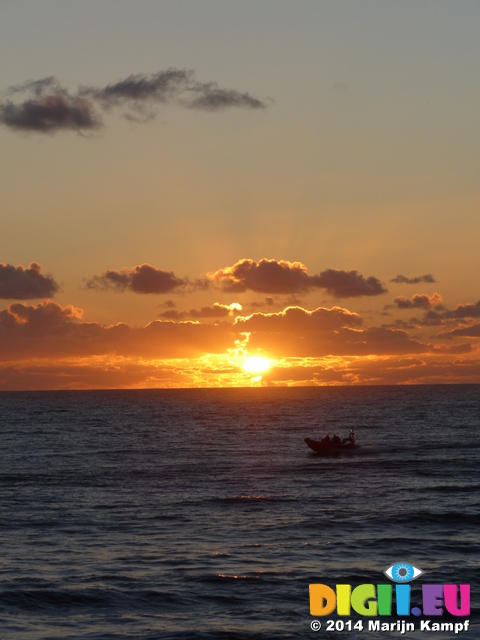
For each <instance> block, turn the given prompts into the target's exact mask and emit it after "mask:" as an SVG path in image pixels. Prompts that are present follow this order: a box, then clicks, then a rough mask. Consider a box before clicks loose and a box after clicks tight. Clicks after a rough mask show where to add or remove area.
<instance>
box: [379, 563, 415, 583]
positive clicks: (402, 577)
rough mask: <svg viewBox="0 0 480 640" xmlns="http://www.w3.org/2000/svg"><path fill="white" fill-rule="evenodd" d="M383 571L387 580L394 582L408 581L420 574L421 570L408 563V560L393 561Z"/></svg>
mask: <svg viewBox="0 0 480 640" xmlns="http://www.w3.org/2000/svg"><path fill="white" fill-rule="evenodd" d="M383 573H384V574H385V575H386V576H387V578H389V580H393V581H394V582H410V581H411V580H415V578H418V576H421V575H422V573H423V571H422V570H421V569H417V567H414V566H413V564H408V562H395V564H392V566H391V567H388V569H385V571H384V572H383Z"/></svg>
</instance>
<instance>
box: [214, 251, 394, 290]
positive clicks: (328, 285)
mask: <svg viewBox="0 0 480 640" xmlns="http://www.w3.org/2000/svg"><path fill="white" fill-rule="evenodd" d="M208 275H209V277H210V278H211V280H212V281H213V282H216V283H218V284H219V285H220V286H221V288H222V289H223V290H224V291H229V292H243V291H248V290H250V291H256V292H258V293H273V294H298V293H307V292H308V291H309V290H311V289H326V290H327V292H328V293H329V294H330V295H332V296H334V297H336V298H351V297H359V296H376V295H380V294H382V293H386V291H387V289H385V288H384V287H383V285H382V283H381V282H380V281H379V280H377V278H374V277H373V276H370V277H369V278H365V277H364V276H362V275H361V274H359V273H357V271H339V270H336V269H327V270H325V271H322V273H320V274H318V275H315V276H309V275H308V274H307V267H306V266H305V265H304V264H302V263H301V262H289V261H287V260H267V259H265V258H264V259H262V260H260V262H255V260H249V259H243V260H240V261H239V262H237V263H236V264H234V265H233V266H232V267H225V268H223V269H219V270H218V271H215V272H214V273H211V274H208Z"/></svg>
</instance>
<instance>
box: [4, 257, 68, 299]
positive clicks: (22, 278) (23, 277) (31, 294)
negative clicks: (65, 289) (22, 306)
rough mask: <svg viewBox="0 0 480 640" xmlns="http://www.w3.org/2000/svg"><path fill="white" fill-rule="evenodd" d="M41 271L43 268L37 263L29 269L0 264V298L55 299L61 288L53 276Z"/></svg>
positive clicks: (32, 264)
mask: <svg viewBox="0 0 480 640" xmlns="http://www.w3.org/2000/svg"><path fill="white" fill-rule="evenodd" d="M41 271H42V267H41V266H40V265H39V264H37V263H36V262H32V263H31V264H30V266H29V267H28V269H25V268H24V267H22V266H21V265H19V266H18V267H14V266H13V265H11V264H3V263H0V298H2V299H4V300H31V299H33V298H51V297H53V296H54V295H55V293H56V292H57V291H58V289H59V286H58V284H57V283H56V282H55V280H54V279H53V277H52V276H50V275H43V274H42V273H41Z"/></svg>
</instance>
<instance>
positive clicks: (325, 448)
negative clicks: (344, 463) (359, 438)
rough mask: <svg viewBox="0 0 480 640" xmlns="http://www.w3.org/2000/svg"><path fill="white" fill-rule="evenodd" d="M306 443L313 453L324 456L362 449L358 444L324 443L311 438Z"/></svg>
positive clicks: (306, 439)
mask: <svg viewBox="0 0 480 640" xmlns="http://www.w3.org/2000/svg"><path fill="white" fill-rule="evenodd" d="M305 442H306V443H307V445H308V446H309V447H310V449H311V450H312V451H315V453H323V454H330V453H342V452H343V451H353V450H354V449H359V448H360V447H359V445H358V444H354V443H352V442H348V443H345V444H332V442H322V441H320V440H312V439H311V438H305Z"/></svg>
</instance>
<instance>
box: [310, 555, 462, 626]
mask: <svg viewBox="0 0 480 640" xmlns="http://www.w3.org/2000/svg"><path fill="white" fill-rule="evenodd" d="M423 573H424V572H423V571H422V570H421V569H419V568H418V567H415V566H414V565H413V564H410V563H409V562H395V563H394V564H392V565H390V566H389V567H388V568H387V569H385V571H384V574H385V576H386V577H387V578H388V579H389V580H390V582H389V583H386V584H376V585H375V584H361V585H358V586H356V587H354V588H352V586H351V585H350V584H337V585H335V589H333V588H332V587H330V586H328V585H326V584H311V585H309V586H310V613H311V615H312V616H316V617H325V616H329V615H331V614H333V613H334V612H335V610H336V614H337V616H340V617H348V616H350V615H352V613H353V614H357V615H358V616H365V617H369V618H372V617H377V616H389V617H391V616H392V615H393V616H394V615H397V616H410V615H413V616H416V617H418V618H420V617H426V618H436V619H437V620H435V619H434V620H433V621H432V620H420V627H419V629H420V631H454V632H455V633H459V632H460V631H466V630H467V629H468V626H469V621H468V620H465V621H463V622H456V623H453V622H442V623H440V622H437V621H438V617H440V616H443V615H444V613H445V612H446V613H447V614H450V615H451V616H455V617H456V618H461V617H463V618H464V617H466V616H469V615H470V585H469V584H459V585H457V584H438V583H436V584H421V585H418V583H416V585H418V587H419V588H418V589H417V588H416V589H415V591H414V594H413V596H412V585H411V584H410V583H411V582H412V581H413V580H416V579H417V578H419V577H420V576H422V575H423ZM392 583H394V584H392ZM394 587H395V589H394ZM413 603H415V604H414V605H413V606H412V604H413ZM314 623H315V625H314ZM358 625H361V628H362V629H363V623H362V622H361V621H358V622H356V623H355V626H354V627H353V628H355V629H359V628H360V627H359V626H358ZM321 626H322V625H321V623H320V622H319V621H317V620H315V621H314V622H312V629H314V630H319V629H320V628H321ZM340 627H341V629H340ZM437 627H438V628H437ZM344 628H345V629H349V628H352V623H351V621H350V625H349V624H348V623H345V622H344V621H342V620H336V621H334V620H331V621H327V624H326V630H327V631H328V630H337V631H339V630H343V629H344ZM367 630H370V631H400V632H401V633H405V632H406V631H414V630H415V624H414V623H413V622H407V621H405V620H397V621H396V622H388V623H387V622H385V623H381V622H380V621H378V620H377V621H375V622H374V621H370V622H369V625H368V629H367Z"/></svg>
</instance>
